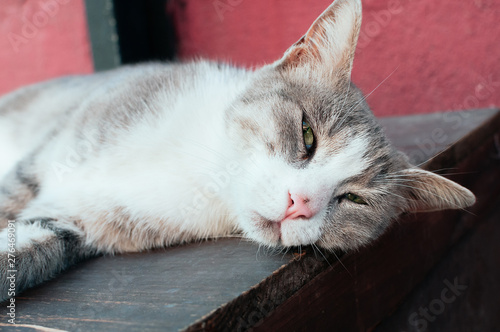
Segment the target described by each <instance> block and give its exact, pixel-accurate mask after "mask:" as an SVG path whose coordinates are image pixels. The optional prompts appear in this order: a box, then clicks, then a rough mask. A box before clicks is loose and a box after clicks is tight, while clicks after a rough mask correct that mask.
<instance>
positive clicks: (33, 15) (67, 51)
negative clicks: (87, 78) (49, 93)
mask: <svg viewBox="0 0 500 332" xmlns="http://www.w3.org/2000/svg"><path fill="white" fill-rule="evenodd" d="M0 36H1V37H0V73H1V76H0V94H2V93H5V92H8V91H11V90H13V89H15V88H17V87H20V86H22V85H25V84H28V83H33V82H38V81H42V80H45V79H48V78H52V77H57V76H62V75H67V74H74V73H90V72H92V71H93V63H92V53H91V49H90V44H89V38H88V35H87V22H86V18H85V7H84V1H83V0H25V1H20V0H1V2H0Z"/></svg>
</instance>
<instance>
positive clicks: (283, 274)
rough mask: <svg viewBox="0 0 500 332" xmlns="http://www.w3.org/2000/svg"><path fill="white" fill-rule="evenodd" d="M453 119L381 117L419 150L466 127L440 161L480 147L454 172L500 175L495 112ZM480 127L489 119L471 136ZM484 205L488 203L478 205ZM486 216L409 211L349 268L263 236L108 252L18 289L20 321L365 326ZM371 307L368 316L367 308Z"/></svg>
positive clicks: (154, 326)
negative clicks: (270, 245)
mask: <svg viewBox="0 0 500 332" xmlns="http://www.w3.org/2000/svg"><path fill="white" fill-rule="evenodd" d="M426 118H427V119H428V120H425V119H426ZM464 118H465V117H464ZM446 119H449V118H448V116H444V115H433V116H432V117H429V116H428V115H426V116H422V117H420V116H418V117H413V118H412V119H410V120H409V118H406V117H405V118H392V119H382V122H383V123H384V125H385V126H386V127H387V128H388V132H389V134H390V137H391V139H393V140H394V141H395V143H396V145H398V144H399V145H398V146H400V147H401V148H402V149H407V151H413V150H412V147H411V146H412V144H413V149H420V148H419V147H418V143H416V142H417V141H415V137H417V138H418V137H420V138H421V139H425V138H426V137H429V133H431V134H432V130H433V128H443V130H445V132H446V134H447V140H448V141H447V142H444V143H440V145H439V148H438V149H437V150H436V153H439V152H440V151H441V150H440V149H443V148H444V147H445V146H446V144H451V143H452V142H453V140H454V139H456V138H460V137H462V139H461V141H460V142H459V143H458V144H455V145H453V148H452V149H448V150H446V151H447V152H444V153H442V154H441V156H442V157H440V158H441V159H438V160H440V161H439V163H436V164H434V165H433V167H434V166H435V167H437V168H441V167H455V166H457V165H455V164H453V163H457V161H458V160H460V158H461V157H460V155H458V154H457V153H459V152H457V151H461V150H460V149H462V150H464V149H465V150H467V147H472V146H474V147H476V148H475V149H474V150H473V152H474V154H470V153H467V155H468V157H467V158H466V159H465V160H462V161H460V162H459V163H460V164H459V165H458V166H457V167H460V168H461V169H460V170H458V171H455V170H454V172H462V170H465V171H468V170H471V169H474V167H482V168H484V169H486V170H487V168H488V167H490V171H486V172H485V173H484V176H481V177H478V176H477V175H476V174H473V175H472V176H471V175H470V174H465V175H461V176H458V177H456V178H454V180H458V181H461V182H463V183H464V184H466V185H468V186H471V188H475V189H477V188H478V187H477V186H479V185H481V184H484V183H485V182H487V183H491V184H492V185H493V184H494V183H496V182H494V181H497V180H498V179H497V178H496V177H492V176H491V174H490V173H491V167H493V166H495V165H493V166H491V165H490V164H488V162H489V161H488V160H489V159H488V158H485V157H484V156H485V155H488V154H489V153H490V152H491V151H490V150H486V149H489V148H490V147H491V144H493V143H492V142H491V140H492V137H493V136H492V135H493V133H494V129H495V128H500V116H499V115H498V112H497V111H494V110H483V111H476V113H474V116H473V117H471V116H468V117H466V119H467V120H466V121H465V120H464V121H463V123H462V125H461V126H460V127H458V128H450V127H446V126H445V125H447V124H450V123H449V122H450V121H446ZM417 122H418V125H416V123H417ZM453 124H456V123H451V125H453ZM415 127H419V128H420V129H421V130H420V131H418V130H416V129H415ZM474 128H476V129H477V128H481V129H480V130H475V131H473V132H472V133H471V134H469V135H466V134H467V133H469V132H470V131H471V130H472V129H474ZM485 128H486V129H485ZM411 130H414V133H411V135H420V136H411V135H410V131H411ZM457 132H458V133H457ZM419 133H420V134H419ZM411 137H413V141H412V140H411ZM488 140H490V141H489V143H488V144H489V145H488V148H486V146H487V144H486V143H487V142H485V141H488ZM457 145H460V146H461V147H460V146H457ZM477 147H483V148H477ZM451 152H453V153H451ZM460 153H462V152H460ZM415 155H416V154H415ZM452 156H453V157H452ZM426 159H427V157H426V156H425V158H424V157H422V161H424V160H426ZM433 160H436V159H433ZM485 160H486V161H485ZM449 162H452V164H449ZM480 162H484V163H485V164H484V165H479V163H480ZM495 167H497V166H495ZM493 173H494V172H493ZM498 187H500V186H497V188H498ZM490 192H491V191H490ZM479 197H480V199H481V201H483V199H484V197H483V196H481V195H479ZM484 201H485V202H488V200H484ZM486 205H488V204H486V203H485V205H482V204H479V205H478V206H477V209H478V211H480V210H482V209H484V208H485V206H486ZM477 213H479V212H477ZM457 220H458V222H457ZM477 223H478V221H477V218H476V217H474V216H472V215H468V214H463V213H459V212H453V211H448V212H441V213H436V214H422V215H419V216H411V217H408V218H406V219H405V220H402V221H401V222H400V223H399V225H397V226H396V227H393V229H392V230H391V231H390V232H389V233H387V234H386V235H385V236H383V237H382V239H381V240H380V241H377V243H375V244H374V245H373V246H370V247H369V248H365V249H363V250H361V251H360V252H358V253H355V254H350V255H346V256H344V257H342V262H343V264H344V265H345V267H344V266H343V265H342V264H340V263H339V262H338V260H337V258H336V257H335V256H334V255H328V256H326V259H325V258H323V257H322V256H321V254H318V253H314V252H313V251H312V250H309V249H308V250H307V254H306V255H305V256H304V257H302V258H301V259H300V260H297V259H294V258H293V255H292V254H290V253H288V254H284V255H283V254H271V253H265V252H262V251H260V252H259V250H258V246H257V245H254V244H252V243H248V242H246V241H241V240H240V239H238V238H233V239H221V240H218V241H216V242H214V241H207V242H202V243H196V244H189V245H184V246H180V247H173V248H168V249H166V250H154V251H150V252H148V253H141V254H130V255H118V256H115V257H100V258H97V259H94V260H91V261H88V262H87V263H85V264H82V265H79V266H77V267H75V268H73V269H71V270H70V271H68V272H66V273H64V274H63V275H61V276H59V277H58V278H57V279H54V280H52V281H50V282H48V283H45V284H44V285H41V286H40V287H38V288H36V289H32V290H29V291H27V292H25V293H23V294H22V295H21V296H20V297H18V298H17V304H18V322H19V323H23V324H36V325H42V326H45V327H51V328H58V329H65V330H71V331H75V330H110V331H124V330H127V331H160V330H162V331H163V330H178V329H182V328H186V327H187V326H189V327H187V328H186V330H190V331H194V330H200V329H205V330H231V331H234V330H244V329H247V328H250V327H255V325H256V324H260V326H257V327H255V329H257V330H258V329H261V330H269V329H271V328H272V329H274V328H276V329H279V328H285V327H286V328H288V329H291V330H294V329H300V327H301V326H310V327H314V326H319V325H315V324H318V321H321V322H323V325H322V326H333V325H329V324H338V325H335V326H337V327H345V328H346V329H347V330H349V328H356V329H358V328H360V329H363V328H368V327H372V326H374V325H376V324H377V323H378V322H380V320H381V319H382V318H383V317H385V316H387V315H388V314H389V313H390V312H392V311H393V310H394V309H395V308H396V306H397V305H398V303H400V301H401V300H402V299H403V297H404V296H405V294H408V293H409V292H411V290H412V289H413V288H414V287H415V285H416V284H417V283H418V282H420V281H421V280H422V279H423V278H424V276H425V274H426V273H427V271H429V269H431V268H432V266H433V265H435V264H436V262H437V261H439V259H440V257H442V255H443V254H444V253H445V252H446V250H447V248H449V247H450V246H451V245H452V244H453V243H455V242H456V241H457V240H458V239H459V238H460V237H461V236H462V234H464V233H465V232H467V231H468V230H470V229H471V228H473V227H474V226H475V225H476V224H477ZM382 304H383V305H382ZM318 308H322V310H323V311H322V310H318ZM366 312H368V313H370V314H369V315H368V316H366V317H364V316H363V317H360V316H359V315H361V314H360V313H363V314H364V313H366ZM193 322H196V323H194V324H193ZM190 324H192V325H190ZM303 324H306V325H303ZM307 324H309V325H307ZM342 324H343V325H342Z"/></svg>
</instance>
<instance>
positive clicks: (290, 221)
mask: <svg viewBox="0 0 500 332" xmlns="http://www.w3.org/2000/svg"><path fill="white" fill-rule="evenodd" d="M360 25H361V2H360V1H359V0H337V1H335V2H334V3H333V4H332V5H331V6H330V7H329V8H328V9H327V10H326V11H325V12H324V13H323V14H322V15H321V16H320V17H319V18H318V19H317V20H316V21H315V22H314V24H313V25H312V27H311V28H310V29H309V31H308V32H307V34H306V35H305V36H304V37H303V38H301V39H300V40H299V41H298V42H297V43H295V44H294V45H293V46H292V47H290V49H288V51H287V52H286V53H285V55H284V57H283V58H282V59H280V60H278V61H277V62H275V63H274V64H272V65H269V66H266V67H264V68H262V69H260V70H258V71H257V72H256V73H255V76H256V78H255V80H254V84H253V85H252V87H251V88H250V89H248V90H247V91H246V93H245V94H244V95H243V96H242V97H241V99H240V100H238V101H237V102H236V103H235V104H234V105H233V107H231V108H230V110H228V122H227V131H228V134H229V136H230V140H231V142H232V143H233V144H234V146H235V149H237V151H238V162H239V163H240V165H242V166H243V169H244V171H243V173H242V174H241V175H240V177H239V178H238V179H237V181H233V182H232V184H231V190H230V191H231V195H232V199H233V204H234V207H235V208H236V212H237V214H238V216H239V220H238V222H239V225H240V227H241V228H242V229H243V232H244V233H245V235H246V236H248V237H250V238H252V239H254V240H256V241H258V242H260V243H263V244H266V245H269V246H278V245H283V246H294V245H307V244H316V245H319V246H321V247H323V248H329V249H334V248H339V249H344V250H347V249H353V248H357V247H359V246H361V245H363V244H366V243H367V242H369V241H370V240H372V239H374V238H376V237H377V236H379V235H380V234H381V233H382V232H383V231H384V230H385V229H386V227H387V226H388V225H389V224H390V222H391V220H393V219H394V218H395V217H397V216H398V215H400V214H401V213H404V212H415V211H429V210H439V209H449V208H452V209H455V208H465V207H467V206H470V205H472V204H473V203H474V201H475V198H474V195H473V194H472V193H471V192H470V191H469V190H467V189H465V188H463V187H461V186H460V185H458V184H456V183H454V182H452V181H450V180H447V179H445V178H443V177H441V176H438V175H435V174H433V173H430V172H427V171H424V170H421V169H419V168H416V167H413V166H411V165H410V164H409V163H408V161H407V158H406V157H405V156H404V155H402V154H401V153H399V152H397V151H396V150H395V149H394V148H393V147H392V146H391V145H390V144H389V142H388V140H387V139H386V138H385V136H384V133H383V131H382V129H381V127H380V126H379V124H378V123H377V121H376V120H375V118H374V116H373V114H372V113H371V111H370V109H369V107H368V105H367V104H366V103H365V101H364V97H363V95H362V94H361V92H360V91H359V90H358V89H357V88H356V87H355V86H354V85H353V84H352V83H351V81H350V74H351V67H352V62H353V56H354V51H355V47H356V41H357V38H358V34H359V29H360Z"/></svg>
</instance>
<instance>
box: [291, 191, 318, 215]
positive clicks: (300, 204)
mask: <svg viewBox="0 0 500 332" xmlns="http://www.w3.org/2000/svg"><path fill="white" fill-rule="evenodd" d="M308 202H309V199H307V198H304V197H302V196H300V195H297V194H289V198H288V208H287V209H286V212H285V219H298V218H305V219H309V218H311V217H312V216H313V215H314V213H313V212H312V211H311V210H310V209H309V207H308V206H307V203H308Z"/></svg>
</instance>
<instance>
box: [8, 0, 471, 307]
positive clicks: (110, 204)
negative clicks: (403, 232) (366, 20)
mask: <svg viewBox="0 0 500 332" xmlns="http://www.w3.org/2000/svg"><path fill="white" fill-rule="evenodd" d="M360 25H361V2H360V0H337V1H335V2H334V3H333V4H332V5H331V6H330V7H329V8H328V9H327V10H326V11H325V12H324V13H323V14H322V15H321V16H320V17H319V18H318V19H317V20H316V21H315V22H314V24H313V25H312V27H311V28H310V29H309V31H308V32H307V33H306V35H305V36H304V37H302V38H301V39H300V40H299V41H298V42H297V43H295V44H294V45H293V46H291V47H290V48H289V49H288V50H287V52H286V53H285V55H284V56H283V58H281V59H280V60H278V61H276V62H275V63H272V64H270V65H267V66H264V67H262V68H260V69H257V70H255V71H249V70H245V69H240V68H235V67H232V66H228V65H224V64H218V63H212V62H206V61H198V62H194V63H187V64H147V65H139V66H131V67H123V68H120V69H117V70H113V71H110V72H104V73H98V74H94V75H89V76H78V77H68V78H62V79H57V80H54V81H50V82H46V83H42V84H37V85H33V86H29V87H26V88H23V89H20V90H18V91H15V92H13V93H11V94H8V95H6V96H5V97H3V98H2V99H0V156H1V162H0V179H1V182H0V186H1V190H0V213H1V215H0V217H1V218H3V220H4V221H3V223H4V224H6V220H15V223H12V224H11V225H14V227H15V234H16V236H17V237H16V268H17V270H18V274H17V283H16V286H17V288H18V290H22V289H25V288H27V287H31V286H33V285H36V284H38V283H40V282H42V281H44V280H46V279H48V278H51V277H52V276H54V275H55V274H57V273H58V272H60V271H62V270H64V269H65V268H67V267H68V266H70V265H71V264H74V263H76V262H78V261H79V260H82V259H84V258H87V257H91V256H94V255H98V254H106V253H119V252H130V251H141V250H146V249H150V248H156V247H164V246H169V245H172V244H178V243H181V242H185V241H192V240H196V239H204V238H210V237H221V236H227V235H230V234H233V233H235V232H240V233H242V234H243V236H245V237H247V238H249V239H252V240H254V241H256V242H258V243H260V244H262V245H266V246H270V247H280V246H300V245H308V244H314V245H317V246H319V247H321V248H324V249H326V250H334V249H341V250H352V249H356V248H358V247H359V246H362V245H364V244H366V243H368V242H370V241H371V240H373V239H375V238H377V237H378V236H379V235H380V234H381V233H382V232H383V231H384V230H385V229H386V227H387V226H388V225H389V224H390V222H391V220H393V219H394V218H395V217H397V216H398V215H400V214H401V213H405V212H414V211H428V210H437V209H448V208H453V209H455V208H464V207H468V206H470V205H472V204H473V203H474V201H475V198H474V195H473V194H472V193H471V192H470V191H469V190H467V189H465V188H463V187H461V186H459V185H458V184H456V183H454V182H452V181H449V180H447V179H445V178H443V177H440V176H438V175H435V174H433V173H430V172H427V171H424V170H421V169H419V168H417V167H414V166H412V165H410V164H409V163H408V161H407V158H406V157H405V156H404V155H402V154H401V153H399V152H398V151H396V150H395V149H394V148H393V147H392V146H391V145H389V142H388V141H387V139H386V138H385V137H384V133H383V131H382V129H381V127H380V126H379V124H378V123H377V121H376V119H375V118H374V116H373V115H372V113H371V111H370V110H369V107H368V105H367V104H366V103H365V101H364V98H363V95H362V94H361V92H360V91H359V90H358V89H357V88H356V87H355V86H354V85H353V84H352V83H351V81H350V73H351V67H352V62H353V55H354V50H355V47H356V41H357V38H358V33H359V29H360ZM7 234H8V232H7V229H3V230H2V231H1V232H0V236H1V242H0V252H1V256H0V266H1V268H0V292H1V300H4V299H6V298H7V288H8V282H7V280H6V270H7V264H8V263H7V251H8V246H7V243H8V241H7Z"/></svg>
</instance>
